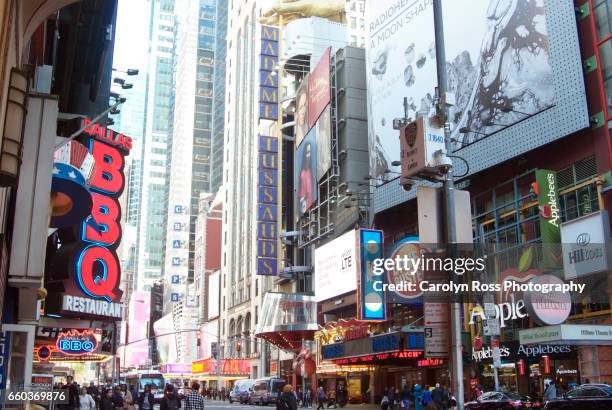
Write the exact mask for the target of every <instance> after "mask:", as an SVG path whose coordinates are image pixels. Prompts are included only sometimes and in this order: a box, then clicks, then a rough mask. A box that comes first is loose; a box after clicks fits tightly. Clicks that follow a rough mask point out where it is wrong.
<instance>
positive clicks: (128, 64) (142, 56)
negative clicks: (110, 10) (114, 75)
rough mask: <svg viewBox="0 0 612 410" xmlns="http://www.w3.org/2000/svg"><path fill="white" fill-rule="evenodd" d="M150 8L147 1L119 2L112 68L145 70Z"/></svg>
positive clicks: (123, 0) (149, 3)
mask: <svg viewBox="0 0 612 410" xmlns="http://www.w3.org/2000/svg"><path fill="white" fill-rule="evenodd" d="M150 6H151V2H150V1H149V0H119V10H118V12H117V29H116V31H115V51H114V57H113V67H115V68H118V69H126V68H137V69H139V70H141V72H143V71H144V70H145V67H146V62H147V51H148V50H147V44H148V38H149V33H148V31H149V9H150Z"/></svg>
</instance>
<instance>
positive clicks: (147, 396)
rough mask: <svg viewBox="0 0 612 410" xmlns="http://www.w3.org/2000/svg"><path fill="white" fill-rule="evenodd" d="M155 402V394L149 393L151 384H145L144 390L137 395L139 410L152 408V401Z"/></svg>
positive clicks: (151, 409)
mask: <svg viewBox="0 0 612 410" xmlns="http://www.w3.org/2000/svg"><path fill="white" fill-rule="evenodd" d="M154 402H155V396H153V393H151V385H150V384H145V387H144V391H143V392H142V393H140V396H138V409H139V410H153V403H154Z"/></svg>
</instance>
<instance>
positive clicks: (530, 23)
mask: <svg viewBox="0 0 612 410" xmlns="http://www.w3.org/2000/svg"><path fill="white" fill-rule="evenodd" d="M441 3H442V12H443V17H444V34H445V45H446V58H447V71H448V83H449V90H448V91H449V92H451V93H453V94H454V95H455V105H454V106H453V107H451V112H450V117H449V118H450V119H451V126H450V128H451V130H453V131H452V135H451V138H452V139H453V140H456V141H457V143H456V144H457V147H458V148H459V147H461V146H465V145H466V144H471V143H473V142H475V141H477V140H479V139H480V138H482V137H483V136H486V135H489V134H492V133H494V132H497V131H500V130H501V129H502V127H500V125H499V124H504V125H512V124H514V123H516V122H518V121H521V120H524V119H525V118H527V117H528V116H531V115H534V114H536V113H539V112H541V111H544V110H546V109H548V108H550V107H552V106H553V105H554V104H555V91H554V77H553V70H552V68H551V65H550V62H549V42H548V28H547V24H546V12H545V8H544V6H543V5H544V2H527V1H516V2H505V1H502V0H453V1H443V2H441ZM528 3H529V4H530V5H532V6H527V4H528ZM534 3H538V4H537V5H536V4H534ZM366 7H367V8H368V9H367V10H366V12H365V16H366V19H367V21H366V31H367V41H366V69H367V82H368V87H367V88H368V126H369V130H368V135H369V141H370V153H371V154H370V170H371V174H372V176H373V177H375V178H382V179H387V178H389V174H385V171H386V170H387V169H391V170H392V171H399V170H398V167H392V165H391V162H392V161H393V160H394V159H395V157H394V155H396V153H398V152H400V141H399V138H398V137H397V131H396V130H394V129H393V119H395V118H404V98H405V97H406V98H407V116H408V117H409V118H412V119H415V118H416V114H417V112H424V113H425V115H430V114H432V113H433V112H434V111H435V104H434V101H433V98H432V95H433V94H434V89H435V87H436V85H437V80H436V50H435V42H434V37H435V36H434V25H433V2H432V1H431V0H415V1H401V2H398V1H396V0H377V1H369V2H366ZM466 22H469V27H470V35H469V36H465V24H466Z"/></svg>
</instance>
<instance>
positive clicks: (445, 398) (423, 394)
mask: <svg viewBox="0 0 612 410" xmlns="http://www.w3.org/2000/svg"><path fill="white" fill-rule="evenodd" d="M455 405H456V400H455V398H454V397H453V396H452V394H451V393H450V391H449V390H448V389H447V388H446V386H440V384H439V383H436V385H435V386H429V385H425V386H421V385H420V384H415V385H413V386H412V388H410V389H409V388H408V386H407V385H404V387H403V388H402V390H401V391H400V390H399V389H398V388H394V387H390V388H388V389H387V391H386V393H385V395H384V396H383V398H382V400H381V402H380V407H381V409H382V410H400V409H406V410H409V409H415V410H449V409H452V408H454V406H455Z"/></svg>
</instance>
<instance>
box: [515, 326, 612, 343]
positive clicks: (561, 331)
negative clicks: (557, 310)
mask: <svg viewBox="0 0 612 410" xmlns="http://www.w3.org/2000/svg"><path fill="white" fill-rule="evenodd" d="M519 341H520V343H521V344H522V345H523V344H524V345H527V344H536V343H544V344H564V345H583V346H592V345H612V326H611V325H557V326H545V327H536V328H533V329H523V330H520V331H519Z"/></svg>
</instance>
